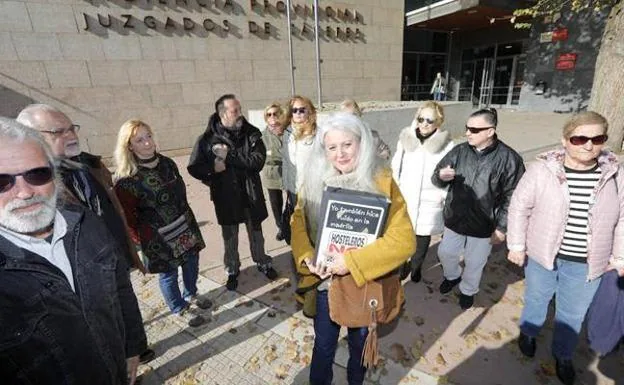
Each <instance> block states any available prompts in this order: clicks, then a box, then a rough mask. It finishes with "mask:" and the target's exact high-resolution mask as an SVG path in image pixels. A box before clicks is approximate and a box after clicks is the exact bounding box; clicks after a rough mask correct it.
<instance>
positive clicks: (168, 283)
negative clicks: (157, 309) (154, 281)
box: [158, 254, 199, 314]
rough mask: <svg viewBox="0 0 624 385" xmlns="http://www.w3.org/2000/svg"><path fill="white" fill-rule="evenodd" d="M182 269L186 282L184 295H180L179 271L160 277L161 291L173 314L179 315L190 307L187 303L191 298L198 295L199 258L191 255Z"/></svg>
mask: <svg viewBox="0 0 624 385" xmlns="http://www.w3.org/2000/svg"><path fill="white" fill-rule="evenodd" d="M181 267H182V280H183V281H184V294H181V293H180V287H179V286H178V269H177V268H176V269H173V270H170V271H167V272H164V273H160V274H159V275H158V283H159V284H160V291H161V293H162V295H163V297H165V302H166V303H167V306H169V309H170V310H171V312H172V313H176V314H177V313H179V312H181V311H182V309H184V308H185V307H186V305H188V303H187V302H186V301H187V300H188V299H190V297H191V296H194V295H195V294H197V276H198V275H199V256H198V255H197V254H191V255H189V256H188V258H187V260H186V262H185V263H184V264H183V265H182V266H181Z"/></svg>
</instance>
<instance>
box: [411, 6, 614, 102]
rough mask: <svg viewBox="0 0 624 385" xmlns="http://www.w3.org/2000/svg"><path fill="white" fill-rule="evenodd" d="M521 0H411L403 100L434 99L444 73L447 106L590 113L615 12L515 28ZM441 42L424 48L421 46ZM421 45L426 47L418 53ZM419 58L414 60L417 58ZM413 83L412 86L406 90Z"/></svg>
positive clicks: (546, 19)
mask: <svg viewBox="0 0 624 385" xmlns="http://www.w3.org/2000/svg"><path fill="white" fill-rule="evenodd" d="M526 6H528V5H527V2H526V1H514V0H440V1H435V0H406V29H405V35H404V39H405V43H404V44H405V46H406V47H412V48H410V49H406V51H405V53H404V56H403V85H402V91H403V93H402V98H403V99H415V100H418V99H427V98H430V94H429V93H430V90H431V86H432V83H433V79H434V78H435V75H436V73H437V72H441V73H442V74H443V75H444V77H445V79H448V80H447V95H446V98H447V99H451V100H459V101H471V102H472V103H473V105H474V106H495V107H512V108H517V109H521V110H532V111H550V112H553V111H554V112H573V111H579V110H582V109H584V108H586V107H587V104H588V102H589V97H590V93H591V87H592V83H593V75H594V67H595V61H596V57H597V55H598V51H599V49H600V39H601V37H602V33H603V31H604V26H605V21H606V20H605V19H606V17H607V15H608V10H605V11H603V12H597V13H596V12H593V11H587V12H582V13H580V14H573V13H571V12H569V11H568V10H566V9H562V12H561V13H560V14H556V15H553V16H548V17H540V18H536V19H534V20H531V22H532V28H530V29H516V28H514V23H515V22H516V21H517V20H516V18H515V17H514V16H513V11H514V10H515V9H518V8H523V7H526ZM426 39H428V40H429V41H437V42H438V43H437V44H432V45H430V46H429V47H423V46H422V44H421V43H419V42H420V41H422V40H426ZM414 46H420V47H418V48H416V49H415V50H414V51H412V49H413V47H414ZM415 56H416V57H417V59H416V60H414V57H415ZM406 82H407V86H406Z"/></svg>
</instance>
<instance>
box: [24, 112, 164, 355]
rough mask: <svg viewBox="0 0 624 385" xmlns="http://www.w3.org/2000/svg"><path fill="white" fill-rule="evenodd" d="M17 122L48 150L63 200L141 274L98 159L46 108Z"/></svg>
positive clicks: (68, 125)
mask: <svg viewBox="0 0 624 385" xmlns="http://www.w3.org/2000/svg"><path fill="white" fill-rule="evenodd" d="M16 120H17V122H19V123H21V124H23V125H25V126H27V127H30V128H34V129H35V130H37V131H39V132H40V133H41V134H43V137H44V139H45V140H46V142H47V143H48V145H49V146H50V148H51V149H52V154H53V155H54V159H55V163H56V166H57V169H58V172H59V174H60V176H61V180H62V182H63V185H64V186H65V192H66V194H64V195H63V198H64V199H65V200H69V201H70V202H72V203H76V204H81V205H84V206H85V207H87V208H89V209H90V210H91V211H93V212H94V213H95V214H97V215H98V216H99V217H100V218H102V220H103V221H104V223H105V224H106V227H107V228H108V230H109V231H110V232H111V234H113V237H115V239H116V240H117V242H118V243H119V245H120V246H121V249H122V250H123V251H124V257H125V258H126V262H127V263H128V265H129V266H131V267H136V268H138V269H139V270H141V271H142V272H145V268H144V266H143V263H142V262H141V260H140V258H139V256H138V254H137V251H136V248H135V246H134V245H133V244H132V241H131V240H130V237H129V233H128V229H127V226H126V223H125V220H124V215H123V208H122V207H121V203H120V202H119V199H118V198H117V196H116V195H115V192H114V191H113V179H112V175H111V173H110V171H108V168H106V166H105V165H104V164H103V163H102V160H101V157H99V156H96V155H92V154H89V153H88V152H82V151H81V150H80V141H79V138H78V132H79V131H80V126H79V125H77V124H74V123H73V122H72V121H71V119H69V117H68V116H67V115H65V114H64V113H63V112H62V111H61V110H59V109H58V108H56V107H53V106H50V105H47V104H31V105H28V106H26V107H25V108H24V109H23V110H22V111H21V112H20V113H19V115H18V116H17V118H16ZM155 356H156V354H155V353H154V351H153V350H152V349H147V350H145V351H144V352H142V353H141V355H140V358H141V363H147V362H149V361H151V360H152V359H153V358H154V357H155Z"/></svg>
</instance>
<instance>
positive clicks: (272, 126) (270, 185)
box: [261, 102, 288, 241]
mask: <svg viewBox="0 0 624 385" xmlns="http://www.w3.org/2000/svg"><path fill="white" fill-rule="evenodd" d="M286 116H287V114H286V113H285V112H284V110H283V109H282V106H281V105H280V104H279V103H278V102H273V103H271V104H269V105H268V106H267V107H266V108H265V109H264V122H265V123H266V127H265V129H264V131H262V141H263V142H264V145H265V147H266V159H265V161H264V168H263V169H262V173H261V176H262V184H263V185H264V187H265V188H266V189H267V192H268V193H269V203H270V204H271V211H272V212H273V218H274V219H275V224H276V225H277V234H276V235H275V239H276V240H278V241H283V240H284V238H285V233H286V232H287V230H286V231H285V229H284V223H283V220H282V216H283V210H284V190H283V184H282V168H283V160H282V137H283V135H284V128H285V127H286V125H287V121H288V118H286Z"/></svg>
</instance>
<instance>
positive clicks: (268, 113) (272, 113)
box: [266, 111, 294, 118]
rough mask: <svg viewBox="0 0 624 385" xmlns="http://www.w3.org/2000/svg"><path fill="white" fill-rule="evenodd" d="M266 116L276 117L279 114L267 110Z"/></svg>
mask: <svg viewBox="0 0 624 385" xmlns="http://www.w3.org/2000/svg"><path fill="white" fill-rule="evenodd" d="M293 112H294V111H293ZM266 116H267V118H270V117H276V118H277V117H278V116H279V114H278V113H277V112H267V113H266Z"/></svg>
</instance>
